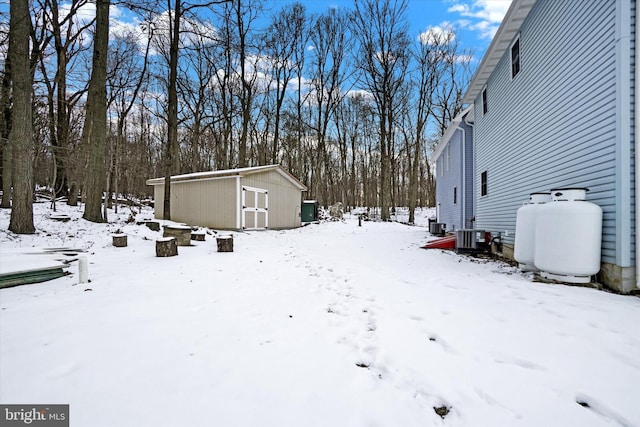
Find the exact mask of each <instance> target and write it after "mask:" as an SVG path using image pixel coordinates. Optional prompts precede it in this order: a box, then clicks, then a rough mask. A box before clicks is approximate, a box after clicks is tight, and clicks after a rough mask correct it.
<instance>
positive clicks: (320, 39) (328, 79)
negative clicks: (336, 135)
mask: <svg viewBox="0 0 640 427" xmlns="http://www.w3.org/2000/svg"><path fill="white" fill-rule="evenodd" d="M350 37H351V31H350V28H349V15H348V14H347V13H346V12H344V11H342V10H340V9H330V10H329V11H328V13H326V14H321V15H318V16H316V17H315V19H314V21H313V23H312V24H311V30H310V41H311V43H312V46H313V49H312V53H311V54H312V57H311V60H310V72H311V82H312V83H311V85H312V89H313V91H312V93H311V95H310V96H311V97H312V100H311V104H312V105H313V109H314V112H315V120H314V121H313V124H312V125H311V126H312V127H313V130H314V131H315V134H316V144H317V148H316V151H315V152H316V156H314V158H313V160H312V162H313V166H312V169H315V175H316V178H318V179H319V182H320V183H321V187H320V193H321V198H322V201H323V203H326V204H328V203H332V202H333V201H331V200H330V195H329V190H330V188H332V187H333V180H334V178H333V176H332V174H331V158H330V153H329V150H328V148H327V143H328V141H327V139H328V138H327V137H328V129H329V124H330V123H331V120H333V119H334V118H335V112H336V110H337V108H338V107H339V105H340V103H341V102H342V100H343V98H344V96H345V94H346V91H345V90H344V88H343V86H344V85H345V84H347V82H348V80H349V78H350V77H351V75H350V69H349V68H348V67H347V62H346V61H347V53H348V49H349V48H350V47H351V41H350Z"/></svg>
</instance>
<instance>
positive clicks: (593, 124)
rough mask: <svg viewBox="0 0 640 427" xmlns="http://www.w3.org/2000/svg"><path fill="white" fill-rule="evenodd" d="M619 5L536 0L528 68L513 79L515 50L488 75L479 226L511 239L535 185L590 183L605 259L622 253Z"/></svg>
mask: <svg viewBox="0 0 640 427" xmlns="http://www.w3.org/2000/svg"><path fill="white" fill-rule="evenodd" d="M615 5H616V1H615V0H606V1H599V2H585V1H581V0H573V1H554V0H539V1H538V2H536V4H535V5H534V6H533V8H532V10H531V12H530V14H529V16H528V18H527V19H526V20H525V22H524V23H523V25H522V27H521V31H520V53H521V71H520V73H519V74H518V75H517V76H516V77H515V78H514V79H511V74H510V52H509V51H507V52H506V53H505V55H504V56H503V58H502V59H501V61H500V62H499V64H498V65H497V67H496V68H495V70H494V72H493V73H492V75H491V77H490V78H489V80H488V82H487V95H488V102H489V104H488V112H487V113H486V114H485V115H483V114H482V113H481V111H482V108H481V107H482V105H481V102H482V101H481V99H480V97H477V98H476V100H475V104H476V111H477V113H476V117H475V144H476V172H475V175H477V176H476V197H477V203H476V217H477V227H478V228H480V229H487V230H496V231H507V232H508V235H507V236H506V237H505V243H507V244H511V245H512V244H513V238H514V232H515V220H516V211H517V209H518V208H519V207H520V206H521V205H522V203H523V202H525V201H526V200H527V199H528V195H529V193H532V192H535V191H542V190H549V189H551V188H553V187H569V186H573V187H588V188H589V189H590V192H589V193H588V196H587V197H588V200H590V201H592V202H595V203H597V204H598V205H600V206H601V207H602V208H603V210H604V229H603V261H604V262H609V263H615V262H616V252H615V249H616V248H615V246H616V244H615V238H616V223H615V216H616V212H615V208H616V189H615V183H616V177H615V173H616V172H615V171H616V79H615V76H616V69H615V66H616V58H615V49H612V46H613V44H614V42H615V33H616V31H615V21H616V11H615ZM483 171H487V174H488V194H487V195H486V196H480V194H481V193H480V179H479V176H480V174H481V173H482V172H483Z"/></svg>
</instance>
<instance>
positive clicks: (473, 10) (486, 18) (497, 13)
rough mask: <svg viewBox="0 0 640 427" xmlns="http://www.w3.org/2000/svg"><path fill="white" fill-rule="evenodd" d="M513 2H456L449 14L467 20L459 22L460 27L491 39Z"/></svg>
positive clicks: (506, 0) (487, 0)
mask: <svg viewBox="0 0 640 427" xmlns="http://www.w3.org/2000/svg"><path fill="white" fill-rule="evenodd" d="M510 5H511V0H472V1H467V2H462V1H459V0H454V4H453V5H452V6H450V7H449V9H447V11H448V12H449V13H457V14H459V15H461V16H462V17H464V18H466V19H460V20H458V21H457V22H458V25H460V26H461V27H464V28H469V29H471V30H474V31H477V32H479V33H480V37H482V38H488V39H491V38H493V36H494V35H495V34H496V31H498V27H499V26H500V23H501V22H502V19H503V18H504V15H506V13H507V10H509V6H510Z"/></svg>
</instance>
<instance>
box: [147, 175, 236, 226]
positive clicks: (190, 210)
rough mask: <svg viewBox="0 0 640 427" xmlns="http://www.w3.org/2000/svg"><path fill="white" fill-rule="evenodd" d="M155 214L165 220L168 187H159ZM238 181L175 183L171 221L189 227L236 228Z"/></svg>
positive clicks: (230, 179)
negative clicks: (165, 192) (166, 190)
mask: <svg viewBox="0 0 640 427" xmlns="http://www.w3.org/2000/svg"><path fill="white" fill-rule="evenodd" d="M154 194H155V197H156V199H155V200H156V206H155V215H156V218H162V215H163V212H164V210H163V204H162V200H163V198H164V185H156V186H155V191H154ZM237 206H238V201H237V195H236V179H235V178H225V179H210V180H202V181H181V182H174V183H172V184H171V219H172V220H173V221H178V222H184V223H185V224H189V225H199V226H202V227H211V228H221V229H235V228H237V227H236V212H237V211H236V207H237Z"/></svg>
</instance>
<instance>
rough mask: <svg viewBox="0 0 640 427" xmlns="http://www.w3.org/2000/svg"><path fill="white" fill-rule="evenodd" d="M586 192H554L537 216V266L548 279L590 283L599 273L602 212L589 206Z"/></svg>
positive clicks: (535, 260) (575, 190)
mask: <svg viewBox="0 0 640 427" xmlns="http://www.w3.org/2000/svg"><path fill="white" fill-rule="evenodd" d="M587 191H589V190H588V189H587V188H557V189H553V190H551V200H552V201H551V203H547V204H544V205H541V206H540V207H539V208H538V211H537V212H536V225H535V250H534V264H535V266H536V268H538V269H539V270H541V273H540V275H541V276H542V277H544V278H547V279H553V280H558V281H561V282H568V283H589V282H590V281H591V276H592V275H594V274H596V273H597V272H598V271H600V252H601V245H602V208H600V206H598V205H596V204H595V203H591V202H587V201H586V200H585V199H586V195H587Z"/></svg>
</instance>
